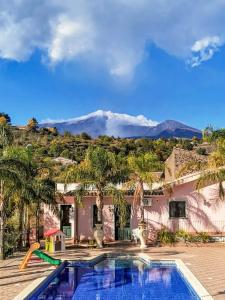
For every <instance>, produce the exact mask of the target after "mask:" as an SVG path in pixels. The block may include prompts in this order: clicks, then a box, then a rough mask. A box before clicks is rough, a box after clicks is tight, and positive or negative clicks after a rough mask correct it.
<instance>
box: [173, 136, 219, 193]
mask: <svg viewBox="0 0 225 300" xmlns="http://www.w3.org/2000/svg"><path fill="white" fill-rule="evenodd" d="M190 171H192V172H197V171H201V175H200V177H199V179H198V180H197V182H196V188H197V190H200V189H202V188H204V187H206V186H207V185H209V184H215V183H218V186H219V197H220V198H224V196H225V192H224V187H223V182H224V181H225V140H224V139H218V140H217V142H216V150H215V151H214V152H212V153H211V154H210V155H209V157H208V162H207V163H204V162H199V161H197V160H193V161H190V162H187V163H186V164H185V165H184V166H183V167H182V168H181V169H180V171H179V173H178V177H180V176H183V175H185V174H187V172H189V173H190Z"/></svg>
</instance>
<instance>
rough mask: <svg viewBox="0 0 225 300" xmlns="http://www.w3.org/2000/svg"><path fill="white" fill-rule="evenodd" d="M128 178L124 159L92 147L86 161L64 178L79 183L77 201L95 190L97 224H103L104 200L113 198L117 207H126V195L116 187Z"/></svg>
mask: <svg viewBox="0 0 225 300" xmlns="http://www.w3.org/2000/svg"><path fill="white" fill-rule="evenodd" d="M126 176H127V169H126V167H125V166H124V163H123V161H122V159H120V158H119V157H117V156H116V155H115V154H113V153H111V152H108V151H107V150H105V149H103V148H100V147H96V148H93V147H90V148H89V149H88V150H87V153H86V156H85V159H84V161H82V162H81V163H80V164H79V165H72V166H70V167H69V168H68V169H67V170H66V174H65V175H64V178H65V179H66V181H67V182H71V181H74V182H78V183H79V188H78V189H77V190H76V191H75V195H76V200H77V201H78V202H81V201H82V198H83V196H84V195H86V194H88V192H90V189H93V190H94V191H95V194H96V206H97V223H98V224H102V209H103V204H104V203H103V199H104V196H105V195H108V196H111V197H112V198H113V201H114V203H116V204H117V205H121V206H124V205H126V203H125V200H124V194H123V192H122V191H120V190H118V189H116V187H115V185H116V184H118V183H121V182H123V181H124V180H125V179H126Z"/></svg>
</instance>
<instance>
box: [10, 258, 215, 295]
mask: <svg viewBox="0 0 225 300" xmlns="http://www.w3.org/2000/svg"><path fill="white" fill-rule="evenodd" d="M110 254H114V253H109V252H107V253H102V254H98V255H96V256H95V257H93V258H91V259H85V260H79V261H85V262H90V263H97V261H99V260H101V259H102V258H107V257H109V256H110ZM119 255H123V256H124V253H123V254H122V253H121V254H120V253H116V254H114V256H119ZM126 255H127V256H131V257H132V256H136V257H139V258H140V259H143V260H144V261H146V262H147V263H151V262H158V263H160V262H164V263H165V262H167V263H171V264H175V265H176V266H177V267H178V269H179V270H180V271H181V273H182V275H183V276H184V277H185V279H186V280H187V281H188V283H189V284H190V285H191V287H192V288H193V289H194V291H195V292H196V293H197V295H198V296H199V297H200V299H201V300H214V299H213V297H212V296H211V295H210V294H209V292H208V291H207V290H206V288H205V287H204V286H203V285H202V284H201V282H200V281H199V280H198V279H197V277H196V276H195V275H194V274H193V273H192V272H191V270H189V268H188V267H187V266H186V265H185V263H184V262H183V261H182V259H179V258H174V259H153V258H151V256H150V255H148V254H146V253H143V252H142V253H140V252H139V253H137V254H126ZM75 261H78V260H75ZM64 262H65V261H64ZM64 262H63V263H62V265H63V264H64ZM49 270H52V272H51V273H50V274H49V273H48V274H46V273H47V272H49ZM56 270H58V268H57V269H53V267H50V268H49V269H47V270H46V271H45V272H44V274H43V276H42V277H40V278H37V279H35V280H34V281H32V282H31V283H30V284H29V285H28V286H27V287H25V288H24V289H23V290H22V291H21V292H20V293H19V294H18V295H17V296H16V297H14V298H13V300H22V299H23V300H24V299H26V298H27V297H28V296H29V295H30V294H31V293H32V292H34V290H35V289H37V288H38V286H39V285H40V284H41V283H42V282H43V281H44V280H45V279H46V278H47V277H48V276H52V274H53V273H54V272H55V271H56ZM45 274H46V275H45Z"/></svg>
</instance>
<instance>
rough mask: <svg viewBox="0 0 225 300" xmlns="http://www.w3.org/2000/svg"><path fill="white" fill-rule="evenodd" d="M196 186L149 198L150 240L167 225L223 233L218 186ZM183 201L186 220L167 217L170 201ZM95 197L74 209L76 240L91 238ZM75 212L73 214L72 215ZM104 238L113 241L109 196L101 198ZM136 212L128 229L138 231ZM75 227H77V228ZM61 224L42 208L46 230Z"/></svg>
mask: <svg viewBox="0 0 225 300" xmlns="http://www.w3.org/2000/svg"><path fill="white" fill-rule="evenodd" d="M194 186H195V183H194V182H191V183H186V184H182V185H178V186H176V187H175V188H174V193H173V196H172V197H171V198H170V197H166V196H152V199H153V200H152V206H151V207H145V220H146V221H147V224H148V228H149V229H150V230H149V232H150V234H149V238H154V233H155V231H156V230H159V229H161V228H162V227H163V226H166V227H167V228H169V229H170V230H173V231H176V230H178V229H183V230H185V231H189V232H196V231H204V232H209V233H220V232H225V201H224V202H223V201H222V200H220V199H219V196H218V185H212V186H209V187H207V188H205V189H203V190H201V191H199V192H197V191H196V190H195V188H194ZM170 199H176V200H186V203H187V204H186V207H187V218H185V219H170V218H169V200H170ZM127 201H128V203H130V204H132V201H133V198H132V196H129V197H127ZM65 202H66V203H68V204H72V206H73V205H74V204H73V203H74V200H73V197H67V196H66V197H65ZM94 204H95V197H94V196H88V197H85V199H84V201H83V206H82V207H80V206H79V207H78V208H77V222H74V220H72V219H74V218H75V216H72V218H71V222H72V226H73V227H74V228H73V229H72V232H73V233H74V234H75V233H76V232H77V237H78V239H79V240H88V239H92V238H93V219H92V214H93V205H94ZM75 211H76V210H75V209H74V213H75ZM103 219H104V236H105V239H106V240H114V236H115V232H114V231H115V230H114V211H113V203H112V201H111V199H110V198H109V197H105V199H104V208H103ZM138 220H139V212H138V211H137V210H136V209H133V208H132V211H131V228H132V229H134V228H137V226H138ZM76 224H77V228H75V227H76ZM59 226H60V222H59V219H58V218H57V217H55V216H54V215H53V214H52V213H51V212H49V211H48V209H47V207H46V208H45V230H47V229H50V228H55V227H59Z"/></svg>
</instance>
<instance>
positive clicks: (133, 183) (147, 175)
mask: <svg viewBox="0 0 225 300" xmlns="http://www.w3.org/2000/svg"><path fill="white" fill-rule="evenodd" d="M127 161H128V167H129V170H130V181H129V182H128V183H127V185H128V186H129V187H131V188H134V206H135V205H137V206H138V207H139V208H140V213H141V219H140V221H141V223H144V207H143V206H142V201H143V198H144V185H147V186H148V188H149V189H151V188H152V184H153V182H155V181H157V180H158V176H156V174H155V172H156V171H160V170H161V169H162V164H161V163H160V161H159V159H158V157H157V155H156V154H154V153H145V154H141V155H139V156H134V155H131V156H129V157H128V159H127Z"/></svg>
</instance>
